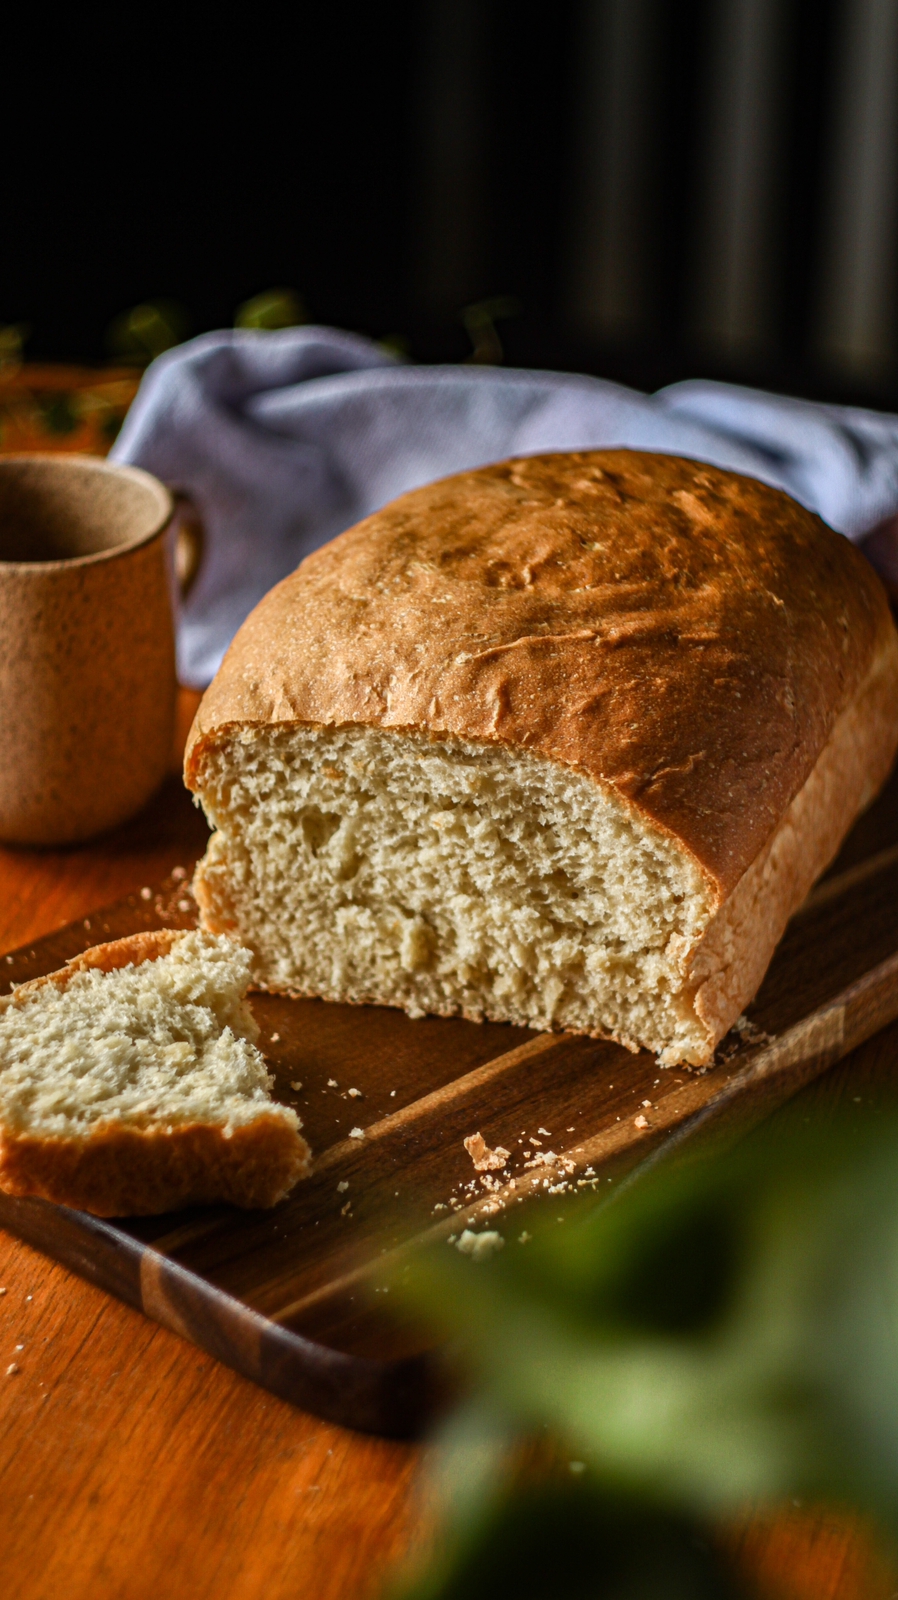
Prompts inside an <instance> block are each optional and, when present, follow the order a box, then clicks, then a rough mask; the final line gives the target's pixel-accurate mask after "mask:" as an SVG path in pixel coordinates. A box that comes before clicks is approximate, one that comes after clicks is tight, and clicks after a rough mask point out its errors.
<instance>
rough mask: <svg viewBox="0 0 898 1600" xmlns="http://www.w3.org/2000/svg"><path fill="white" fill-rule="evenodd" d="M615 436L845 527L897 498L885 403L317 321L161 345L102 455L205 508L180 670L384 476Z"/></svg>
mask: <svg viewBox="0 0 898 1600" xmlns="http://www.w3.org/2000/svg"><path fill="white" fill-rule="evenodd" d="M613 445H628V446H631V447H632V448H634V449H637V450H659V451H666V452H669V453H671V454H676V455H683V456H690V457H695V458H697V459H699V460H702V461H710V462H713V463H715V464H716V465H718V466H722V467H730V468H732V469H734V470H735V471H738V472H745V473H748V474H749V475H751V476H752V477H756V478H762V479H763V480H764V481H765V482H767V483H771V484H775V485H777V486H778V487H781V488H784V489H787V490H788V491H789V493H790V494H792V495H794V496H795V498H796V499H797V500H800V501H802V502H803V504H805V505H807V506H810V507H811V508H812V509H813V510H814V511H817V512H819V513H820V515H821V516H822V517H823V518H824V519H825V520H826V521H827V522H829V523H830V524H831V525H832V526H833V527H834V528H838V529H839V530H840V532H842V533H845V534H847V535H848V536H849V538H858V537H859V536H861V535H862V534H864V533H865V532H866V531H867V530H868V529H870V528H872V527H873V526H875V525H876V524H877V523H879V522H881V521H882V520H883V519H885V518H886V517H889V516H891V515H893V514H895V513H896V512H898V417H891V416H883V415H880V414H878V413H876V412H870V411H859V410H855V409H850V408H848V407H841V406H824V405H815V404H812V403H811V402H807V401H798V400H783V399H781V398H779V397H777V396H775V395H767V394H761V393H759V392H757V391H755V390H751V389H740V388H736V387H733V386H731V385H727V384H720V383H705V382H689V383H679V384H674V385H673V386H672V387H670V388H668V389H662V390H661V391H660V392H659V393H658V394H655V395H643V394H639V393H637V392H636V391H635V390H632V389H626V388H623V387H622V386H621V385H619V384H614V383H606V382H605V381H604V380H602V379H600V378H587V377H579V376H576V375H572V374H567V373H547V372H519V371H514V370H510V369H507V368H489V367H484V368H476V367H469V366H464V367H458V366H454V367H416V366H408V365H403V364H400V363H399V362H397V361H396V360H395V359H394V358H393V357H391V356H390V355H389V354H387V353H386V352H385V351H384V350H383V349H382V348H381V347H380V346H378V345H376V344H373V343H371V342H370V341H369V340H367V339H363V338H360V337H357V336H356V335H354V334H347V333H339V332H336V331H334V330H333V329H330V328H290V329H287V330H285V331H284V332H280V333H261V332H249V331H242V330H240V331H237V332H224V333H209V334H204V335H202V336H201V337H200V338H198V339H193V340H191V341H190V343H188V344H184V345H180V346H179V347H178V348H177V349H175V350H172V351H169V352H168V353H167V354H166V355H164V356H161V357H160V358H159V360H157V361H154V362H153V364H152V366H151V367H149V368H148V370H147V373H146V376H145V377H144V380H143V383H142V384H141V386H140V390H139V392H138V395H137V398H136V400H135V401H134V404H133V406H132V408H131V410H130V412H129V414H128V417H127V419H126V422H125V426H124V428H123V429H122V432H121V434H120V435H119V438H118V439H117V441H116V444H115V447H114V449H113V451H112V457H113V459H114V460H116V461H125V462H131V463H133V464H135V465H137V466H141V467H145V468H146V469H147V470H148V471H150V472H153V473H155V474H156V476H157V477H159V478H162V479H163V480H164V482H166V483H168V484H169V485H171V486H172V487H173V488H176V489H180V490H182V491H183V492H184V493H185V494H187V495H188V496H189V497H190V499H191V500H192V501H193V502H194V503H195V505H196V507H197V509H198V511H199V514H200V516H201V518H202V521H203V524H204V528H205V533H206V551H205V555H204V559H203V565H202V567H201V570H200V575H199V578H198V580H197V582H196V584H195V586H194V588H193V589H192V591H191V593H190V596H189V598H188V600H187V602H186V604H185V605H184V607H183V609H182V614H181V616H180V619H179V627H178V665H179V671H180V675H181V680H182V682H184V683H188V684H194V685H197V686H200V685H203V684H205V683H208V682H209V679H210V678H211V677H212V676H213V674H214V673H215V671H216V670H217V668H218V665H219V662H220V661H221V658H222V656H223V654H224V652H225V650H226V648H227V646H228V644H229V642H230V640H231V639H232V638H233V635H234V633H235V632H236V630H237V628H238V627H239V626H240V623H241V622H242V621H243V619H244V617H245V616H246V615H247V614H248V612H249V611H250V610H251V609H252V607H253V606H254V605H255V604H256V602H257V601H258V600H260V599H261V597H262V595H263V594H265V592H266V590H268V589H270V588H271V586H272V584H274V583H276V582H277V581H278V580H279V579H280V578H283V577H284V576H285V575H286V574H287V573H288V572H291V571H292V570H293V568H294V567H295V566H296V565H297V563H298V562H299V561H301V560H302V557H303V556H304V555H307V554H308V552H309V551H310V550H314V549H316V547H317V546H318V545H320V544H323V543H324V541H325V540H326V539H331V538H333V536H334V535H335V534H336V533H339V532H340V530H341V529H342V528H346V527H349V526H350V525H351V524H352V523H354V522H357V521H358V520H359V518H361V517H364V516H367V515H368V514H369V512H371V511H375V510H376V509H377V508H378V507H379V506H382V505H384V504H385V503H386V501H388V500H392V499H393V498H394V496H395V495H398V494H401V493H403V491H404V490H406V489H412V488H415V487H417V486H418V485H419V484H422V483H428V482H430V481H431V480H433V479H434V478H440V477H443V476H445V475H446V474H447V473H450V472H459V471H461V470H462V469H463V468H466V467H473V466H479V465H482V464H483V463H484V462H488V461H497V460H501V459H502V458H503V457H504V456H510V455H517V454H527V453H528V452H535V451H540V450H582V449H592V448H597V447H604V446H613Z"/></svg>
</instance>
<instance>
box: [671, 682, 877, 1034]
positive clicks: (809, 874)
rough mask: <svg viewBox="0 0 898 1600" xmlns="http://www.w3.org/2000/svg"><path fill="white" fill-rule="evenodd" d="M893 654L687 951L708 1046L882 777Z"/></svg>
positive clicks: (747, 996) (755, 980)
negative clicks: (697, 938)
mask: <svg viewBox="0 0 898 1600" xmlns="http://www.w3.org/2000/svg"><path fill="white" fill-rule="evenodd" d="M896 705H898V653H896V654H894V655H889V656H887V657H886V658H885V660H883V661H881V662H880V663H879V664H877V667H876V668H875V669H874V671H873V672H871V674H870V675H869V677H868V679H867V682H866V683H865V684H864V685H863V687H862V689H861V691H860V693H859V694H858V695H857V697H856V698H855V699H854V700H853V701H852V703H851V705H849V706H848V707H847V708H846V710H845V711H843V712H842V715H841V716H840V717H839V718H838V720H837V722H836V725H835V727H834V728H833V731H832V734H831V735H830V738H829V740H828V741H827V743H826V745H825V747H824V749H823V751H822V752H821V754H820V756H819V758H818V760H817V762H816V763H815V765H814V768H813V770H812V772H811V774H810V777H809V778H808V779H807V782H806V783H805V784H804V785H803V786H802V788H801V789H800V790H799V791H798V794H797V795H796V796H795V798H794V800H793V801H792V803H791V805H790V806H789V808H788V810H787V811H786V813H785V815H784V817H783V819H782V821H781V822H780V825H779V827H778V828H777V829H776V832H775V833H774V834H773V836H772V838H771V839H770V840H769V841H768V843H767V844H766V845H765V847H764V849H763V850H762V851H761V852H760V854H759V855H758V856H757V857H756V859H755V860H754V861H753V862H752V864H751V866H750V867H749V868H748V870H747V871H746V872H745V873H744V874H743V876H742V878H741V879H740V881H739V883H738V884H737V885H736V888H735V890H734V891H733V893H732V894H731V895H730V897H729V899H728V900H727V901H726V902H725V904H724V905H723V906H722V907H721V908H720V910H719V911H718V913H717V915H716V916H715V917H714V918H713V919H712V921H711V923H710V925H709V927H708V928H707V929H706V931H705V934H704V936H703V938H702V939H701V941H700V943H699V944H698V946H697V947H696V949H695V950H694V951H693V952H692V954H691V956H690V958H689V971H688V987H689V989H690V990H691V991H692V994H693V1005H694V1008H695V1013H696V1015H697V1016H698V1018H699V1019H700V1021H701V1022H702V1023H703V1024H704V1026H705V1027H706V1028H707V1030H708V1047H707V1051H706V1053H705V1055H704V1056H703V1057H702V1059H701V1060H700V1061H699V1062H697V1063H696V1064H698V1065H704V1064H705V1063H706V1062H708V1061H710V1060H711V1059H712V1056H713V1053H714V1049H715V1047H716V1045H717V1044H718V1042H719V1041H720V1039H721V1038H722V1037H723V1035H724V1034H725V1033H726V1032H727V1030H728V1029H729V1028H730V1027H731V1026H732V1024H733V1022H734V1021H735V1019H736V1017H738V1016H739V1015H740V1013H741V1012H742V1010H743V1009H744V1007H745V1006H746V1005H747V1004H748V1002H749V1001H750V1000H751V999H752V998H753V996H754V995H755V993H756V992H757V990H758V988H759V986H760V983H761V980H762V978H763V977H764V974H765V972H766V971H767V968H768V966H769V964H770V958H771V956H772V954H773V951H774V949H775V947H776V945H777V944H778V943H779V940H780V939H781V937H782V935H783V933H784V931H785V927H786V923H787V922H788V920H789V918H790V916H792V914H793V912H794V911H796V910H797V909H798V907H799V906H800V905H801V903H802V901H803V900H804V898H805V896H806V895H807V893H808V891H809V889H810V888H811V885H812V884H813V883H814V881H815V879H817V878H818V877H819V876H820V873H821V872H823V871H824V870H825V868H826V867H827V866H828V865H829V863H830V861H832V859H833V857H834V856H835V854H836V852H837V851H838V848H839V845H840V844H841V842H842V840H843V838H844V837H845V834H846V832H847V831H848V828H849V827H850V826H851V823H852V822H853V821H854V818H855V817H856V816H857V815H858V813H859V812H860V811H862V810H863V809H864V807H865V806H866V805H867V804H869V802H870V800H872V798H873V796H874V795H875V794H876V792H877V791H878V789H879V788H880V786H881V785H882V783H883V782H884V780H885V778H886V777H887V775H888V771H889V767H890V766H891V763H892V758H893V756H894V751H895V742H896V714H895V711H896Z"/></svg>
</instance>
